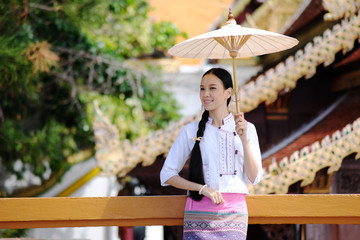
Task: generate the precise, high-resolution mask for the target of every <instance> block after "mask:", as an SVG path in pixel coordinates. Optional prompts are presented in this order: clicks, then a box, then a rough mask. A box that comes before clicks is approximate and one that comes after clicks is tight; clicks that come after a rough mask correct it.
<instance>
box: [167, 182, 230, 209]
mask: <svg viewBox="0 0 360 240" xmlns="http://www.w3.org/2000/svg"><path fill="white" fill-rule="evenodd" d="M166 183H167V184H170V185H171V186H173V187H176V188H179V189H184V190H189V191H199V190H200V189H201V188H202V187H203V186H204V185H202V184H199V183H194V182H191V181H189V180H187V179H185V178H183V177H180V176H179V175H176V176H173V177H171V178H169V180H167V181H166ZM201 193H202V194H203V195H204V196H206V197H208V198H210V199H211V201H212V203H213V204H222V203H224V198H223V196H222V195H221V193H220V192H219V191H217V190H215V189H212V188H210V187H207V186H206V187H204V188H203V190H202V191H201Z"/></svg>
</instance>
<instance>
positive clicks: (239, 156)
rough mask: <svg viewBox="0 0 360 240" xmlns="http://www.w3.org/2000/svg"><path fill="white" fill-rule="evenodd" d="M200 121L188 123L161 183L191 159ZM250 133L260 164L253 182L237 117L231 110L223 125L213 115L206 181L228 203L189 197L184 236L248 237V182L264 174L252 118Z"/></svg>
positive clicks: (207, 135) (206, 144)
mask: <svg viewBox="0 0 360 240" xmlns="http://www.w3.org/2000/svg"><path fill="white" fill-rule="evenodd" d="M197 130H198V122H194V123H190V124H188V125H186V126H185V127H184V128H183V130H182V131H181V132H180V134H179V136H178V137H177V139H176V141H175V142H174V144H173V146H172V147H171V149H170V151H169V153H168V155H167V157H166V160H165V162H164V166H163V168H162V170H161V173H160V179H161V184H162V185H163V186H168V184H166V183H165V182H166V181H167V180H168V179H170V178H171V177H173V176H175V175H178V173H179V172H180V171H181V169H182V168H183V167H184V165H185V163H186V161H187V159H189V157H190V154H191V150H192V148H193V146H194V143H195V141H194V138H195V137H196V132H197ZM247 137H248V141H249V144H250V148H251V151H252V154H253V156H254V158H255V160H256V163H257V164H258V169H259V170H258V173H257V176H256V179H255V181H254V182H251V181H250V180H249V178H248V177H247V176H246V174H245V172H244V156H243V155H244V154H243V147H242V143H241V140H240V137H239V136H238V135H237V133H236V131H235V121H234V117H233V115H232V114H231V113H230V114H229V115H228V116H227V117H226V118H224V120H223V125H222V126H221V127H215V126H213V125H212V119H211V118H210V117H209V119H208V122H207V123H206V128H205V132H204V136H203V138H202V139H201V141H200V149H201V156H202V160H203V173H204V180H205V184H206V185H207V186H208V187H210V188H213V189H216V190H218V191H220V192H221V193H222V195H223V198H224V200H225V203H224V204H220V205H215V204H212V202H211V200H210V199H209V198H207V197H206V196H204V197H203V198H202V200H201V201H194V200H193V199H191V198H190V197H188V198H187V201H186V207H185V214H184V232H183V239H191V240H195V239H227V240H229V239H246V234H247V225H248V213H247V206H246V201H245V196H246V195H247V194H248V193H249V190H248V186H247V183H250V184H256V183H258V182H259V181H260V179H261V177H262V174H263V173H262V164H261V153H260V148H259V141H258V137H257V133H256V129H255V126H254V125H253V124H252V123H249V122H248V125H247Z"/></svg>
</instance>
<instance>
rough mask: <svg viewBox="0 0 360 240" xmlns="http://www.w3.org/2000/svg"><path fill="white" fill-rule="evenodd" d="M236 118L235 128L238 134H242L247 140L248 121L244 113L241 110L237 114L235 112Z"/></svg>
mask: <svg viewBox="0 0 360 240" xmlns="http://www.w3.org/2000/svg"><path fill="white" fill-rule="evenodd" d="M234 119H235V130H236V132H237V134H238V135H239V136H240V139H241V140H242V141H243V140H246V139H247V135H246V133H247V121H246V120H245V118H244V113H243V112H239V113H237V114H234Z"/></svg>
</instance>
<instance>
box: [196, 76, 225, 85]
mask: <svg viewBox="0 0 360 240" xmlns="http://www.w3.org/2000/svg"><path fill="white" fill-rule="evenodd" d="M211 84H214V85H218V84H222V81H221V80H220V79H219V78H218V77H217V76H215V75H214V74H207V75H205V76H204V77H203V78H202V79H201V85H211Z"/></svg>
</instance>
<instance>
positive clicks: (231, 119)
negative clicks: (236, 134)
mask: <svg viewBox="0 0 360 240" xmlns="http://www.w3.org/2000/svg"><path fill="white" fill-rule="evenodd" d="M233 118H234V117H233V115H232V113H229V114H228V115H227V116H226V117H225V118H224V119H223V122H224V124H223V125H222V126H221V127H220V128H222V127H223V126H226V125H228V124H229V123H231V122H232V121H233ZM212 121H213V119H212V118H211V117H209V118H208V123H209V124H212Z"/></svg>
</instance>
